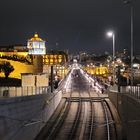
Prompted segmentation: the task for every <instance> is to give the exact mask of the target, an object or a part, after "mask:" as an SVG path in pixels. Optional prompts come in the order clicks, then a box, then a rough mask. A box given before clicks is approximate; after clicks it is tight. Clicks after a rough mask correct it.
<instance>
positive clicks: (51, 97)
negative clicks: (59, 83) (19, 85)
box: [0, 91, 62, 140]
mask: <svg viewBox="0 0 140 140" xmlns="http://www.w3.org/2000/svg"><path fill="white" fill-rule="evenodd" d="M61 98H62V93H61V91H60V92H58V93H50V94H40V95H34V96H24V97H13V98H3V99H0V139H1V140H33V139H34V138H35V136H36V135H37V134H38V133H39V131H40V130H41V128H42V127H43V126H44V125H45V123H46V122H47V121H48V119H49V118H50V117H51V116H52V114H53V112H54V111H55V109H56V107H57V106H58V104H59V103H60V100H61Z"/></svg>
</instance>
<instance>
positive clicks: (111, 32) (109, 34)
mask: <svg viewBox="0 0 140 140" xmlns="http://www.w3.org/2000/svg"><path fill="white" fill-rule="evenodd" d="M107 36H108V37H112V41H113V59H112V60H113V82H114V81H115V72H114V65H115V61H114V60H115V33H114V32H113V31H108V32H107Z"/></svg>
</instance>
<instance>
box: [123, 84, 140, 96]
mask: <svg viewBox="0 0 140 140" xmlns="http://www.w3.org/2000/svg"><path fill="white" fill-rule="evenodd" d="M121 92H122V93H126V94H129V95H131V96H133V97H135V98H137V99H140V86H126V87H121Z"/></svg>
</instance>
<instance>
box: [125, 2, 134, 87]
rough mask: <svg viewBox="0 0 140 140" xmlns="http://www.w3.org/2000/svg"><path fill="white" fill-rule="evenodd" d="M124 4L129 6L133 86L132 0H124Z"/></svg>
mask: <svg viewBox="0 0 140 140" xmlns="http://www.w3.org/2000/svg"><path fill="white" fill-rule="evenodd" d="M124 4H129V6H130V12H131V13H130V24H131V25H130V30H131V86H133V55H134V54H133V51H134V49H133V48H134V39H133V30H134V29H133V28H134V25H133V21H134V19H133V18H134V7H133V0H124Z"/></svg>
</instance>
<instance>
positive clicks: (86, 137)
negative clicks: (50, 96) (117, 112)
mask: <svg viewBox="0 0 140 140" xmlns="http://www.w3.org/2000/svg"><path fill="white" fill-rule="evenodd" d="M78 78H79V79H74V80H75V82H77V81H79V80H80V76H79V77H78ZM82 80H84V79H83V77H82ZM73 83H74V82H73ZM84 85H86V87H83V88H82V89H81V88H80V87H82V86H84ZM87 86H88V87H87ZM71 87H73V88H71V92H69V94H68V96H67V97H63V98H62V100H63V101H64V103H63V104H62V106H61V109H60V110H59V111H58V113H57V114H54V116H55V117H52V118H53V119H50V121H49V122H48V124H47V125H46V127H45V128H44V131H43V130H42V131H41V132H40V133H39V135H38V136H37V137H36V139H35V140H60V139H61V140H117V130H116V126H115V120H114V117H113V115H112V112H111V109H110V106H109V104H108V102H107V101H106V99H107V97H101V96H100V94H99V93H97V92H93V91H89V90H87V89H88V88H89V85H88V84H87V82H85V81H84V84H83V83H82V81H81V82H80V84H76V85H72V86H71ZM84 88H85V89H86V90H83V89H84ZM92 95H94V96H92ZM54 118H55V119H54Z"/></svg>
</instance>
